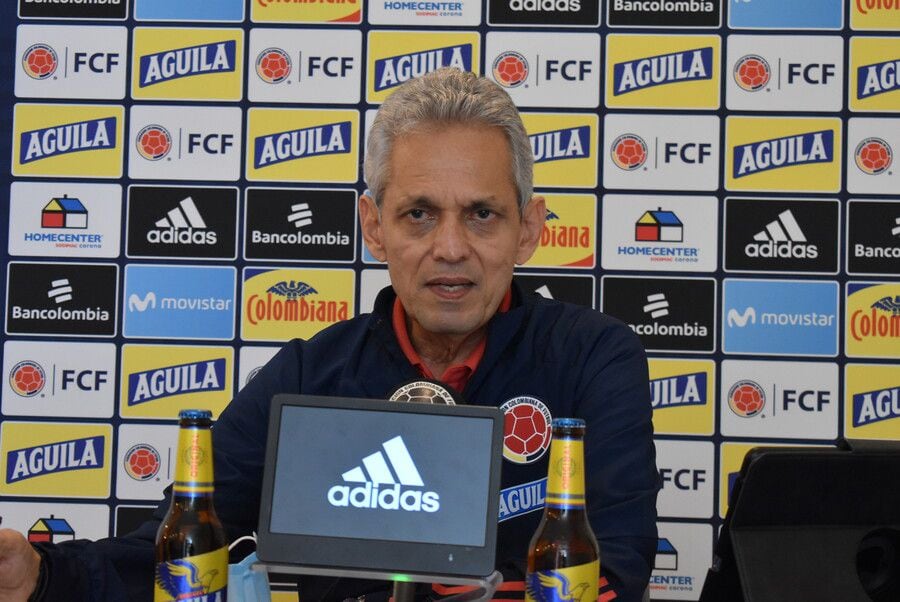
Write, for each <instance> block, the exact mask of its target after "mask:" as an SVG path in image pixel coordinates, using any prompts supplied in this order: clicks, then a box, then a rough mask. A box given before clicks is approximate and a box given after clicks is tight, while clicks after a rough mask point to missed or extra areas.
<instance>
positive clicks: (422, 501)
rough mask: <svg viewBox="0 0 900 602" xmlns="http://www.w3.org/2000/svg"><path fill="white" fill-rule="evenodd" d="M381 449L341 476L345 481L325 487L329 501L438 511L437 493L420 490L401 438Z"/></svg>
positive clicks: (419, 479) (419, 482) (439, 505)
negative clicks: (329, 487) (328, 487)
mask: <svg viewBox="0 0 900 602" xmlns="http://www.w3.org/2000/svg"><path fill="white" fill-rule="evenodd" d="M381 447H382V448H383V450H384V451H383V452H382V451H377V452H375V453H373V454H369V455H368V456H366V457H365V458H363V459H362V466H357V467H355V468H352V469H350V470H348V471H347V472H345V473H343V474H342V475H341V478H342V479H343V480H344V482H345V483H359V485H357V486H356V487H351V486H350V485H335V486H334V487H332V488H331V489H329V490H328V503H329V504H331V505H332V506H337V507H348V506H353V507H354V508H381V509H383V510H405V511H407V512H437V511H438V510H439V509H440V507H441V504H440V496H439V495H438V494H437V493H436V492H434V491H423V490H422V488H423V487H424V486H425V483H424V481H422V477H421V475H420V474H419V469H418V468H416V464H415V462H413V459H412V456H410V454H409V450H408V449H407V448H406V444H405V443H404V442H403V438H402V437H401V436H400V435H397V436H396V437H394V438H393V439H388V440H387V441H385V442H384V443H382V444H381Z"/></svg>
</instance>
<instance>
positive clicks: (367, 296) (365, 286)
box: [359, 270, 391, 313]
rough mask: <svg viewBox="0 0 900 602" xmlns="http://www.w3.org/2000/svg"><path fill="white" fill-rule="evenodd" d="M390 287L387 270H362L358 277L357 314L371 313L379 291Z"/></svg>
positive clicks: (389, 277)
mask: <svg viewBox="0 0 900 602" xmlns="http://www.w3.org/2000/svg"><path fill="white" fill-rule="evenodd" d="M390 285H391V275H390V274H389V273H388V271H387V270H363V271H362V273H361V274H360V276H359V312H360V313H369V312H371V311H372V309H373V308H374V307H375V297H377V296H378V293H379V292H380V291H381V289H383V288H384V287H386V286H390Z"/></svg>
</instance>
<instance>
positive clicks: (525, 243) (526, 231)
mask: <svg viewBox="0 0 900 602" xmlns="http://www.w3.org/2000/svg"><path fill="white" fill-rule="evenodd" d="M546 220H547V204H546V203H545V202H544V197H542V196H534V197H531V200H530V201H528V204H527V205H525V210H524V211H522V231H521V233H520V235H519V248H518V250H517V252H516V263H517V264H519V265H522V264H523V263H525V262H526V261H528V260H529V259H531V256H532V255H534V251H535V249H537V246H538V242H539V241H540V240H541V231H542V230H543V229H544V222H545V221H546Z"/></svg>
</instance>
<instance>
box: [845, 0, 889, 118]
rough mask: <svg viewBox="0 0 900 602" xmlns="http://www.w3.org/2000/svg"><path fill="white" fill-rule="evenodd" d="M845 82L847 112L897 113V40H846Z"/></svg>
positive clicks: (857, 38)
mask: <svg viewBox="0 0 900 602" xmlns="http://www.w3.org/2000/svg"><path fill="white" fill-rule="evenodd" d="M896 14H897V15H898V17H897V18H898V19H900V11H896ZM849 79H850V84H849V86H848V93H849V94H850V110H851V111H880V112H886V113H900V38H897V37H892V38H871V37H853V38H850V78H849Z"/></svg>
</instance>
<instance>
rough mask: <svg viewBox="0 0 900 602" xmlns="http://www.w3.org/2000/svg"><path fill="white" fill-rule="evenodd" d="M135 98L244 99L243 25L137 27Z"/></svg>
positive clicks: (133, 68) (134, 58)
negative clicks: (223, 26)
mask: <svg viewBox="0 0 900 602" xmlns="http://www.w3.org/2000/svg"><path fill="white" fill-rule="evenodd" d="M131 56H132V62H131V97H132V98H134V99H136V100H231V101H236V100H241V97H242V95H243V77H244V32H243V30H241V29H181V28H177V27H158V28H157V27H136V28H135V29H134V44H133V47H132V53H131Z"/></svg>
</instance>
